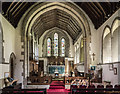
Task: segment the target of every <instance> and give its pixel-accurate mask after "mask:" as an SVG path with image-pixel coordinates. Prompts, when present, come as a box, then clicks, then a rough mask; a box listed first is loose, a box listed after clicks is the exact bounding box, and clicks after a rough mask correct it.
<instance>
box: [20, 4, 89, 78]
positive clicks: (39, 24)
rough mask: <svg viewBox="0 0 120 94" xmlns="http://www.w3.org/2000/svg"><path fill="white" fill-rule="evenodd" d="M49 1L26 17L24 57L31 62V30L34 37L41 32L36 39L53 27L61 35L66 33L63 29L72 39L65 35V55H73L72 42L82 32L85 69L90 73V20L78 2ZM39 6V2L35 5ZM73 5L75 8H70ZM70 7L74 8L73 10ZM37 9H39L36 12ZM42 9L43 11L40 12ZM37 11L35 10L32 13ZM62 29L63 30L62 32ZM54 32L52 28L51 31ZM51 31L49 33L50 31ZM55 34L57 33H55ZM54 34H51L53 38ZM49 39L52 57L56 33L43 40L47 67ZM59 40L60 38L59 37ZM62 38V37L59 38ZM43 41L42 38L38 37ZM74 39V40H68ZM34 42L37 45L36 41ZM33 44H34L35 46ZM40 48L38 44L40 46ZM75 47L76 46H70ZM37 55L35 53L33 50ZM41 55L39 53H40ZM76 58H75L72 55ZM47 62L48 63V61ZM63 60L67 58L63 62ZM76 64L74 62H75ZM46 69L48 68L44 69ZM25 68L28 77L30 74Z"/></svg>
mask: <svg viewBox="0 0 120 94" xmlns="http://www.w3.org/2000/svg"><path fill="white" fill-rule="evenodd" d="M44 4H46V3H42V4H40V5H41V6H42V7H40V5H39V6H34V8H33V9H34V10H33V9H30V10H31V11H29V12H28V14H27V15H26V16H25V20H24V23H23V24H24V25H23V30H22V31H23V32H22V33H23V34H22V37H23V38H24V40H23V41H24V44H25V48H24V51H25V56H24V60H25V61H24V62H25V63H27V64H29V55H28V53H27V50H29V47H28V44H29V41H28V40H29V38H28V37H29V35H30V33H31V32H34V34H35V36H36V35H38V38H37V40H39V39H40V38H41V36H42V35H44V34H45V33H46V31H49V30H51V29H52V28H59V29H61V31H58V30H57V31H56V33H57V32H58V33H57V34H58V35H60V34H63V31H64V32H65V33H67V34H68V35H69V37H70V38H71V40H69V39H68V38H66V36H63V37H64V39H65V56H64V57H68V58H71V57H70V54H69V53H70V50H69V49H70V47H71V46H70V44H71V45H74V44H75V43H76V41H77V39H78V38H79V37H80V36H81V33H82V35H83V37H84V53H85V57H84V67H85V68H84V69H85V70H84V71H85V72H86V73H87V71H88V63H89V61H90V60H89V53H88V51H85V50H89V42H90V41H89V40H90V27H89V24H88V20H87V18H86V17H85V15H84V13H83V12H82V11H81V9H80V8H78V7H77V6H76V5H75V4H73V3H66V4H64V3H60V2H56V3H55V2H54V3H47V4H46V5H44ZM36 5H37V4H36ZM71 5H72V7H71ZM70 9H71V10H70ZM35 10H36V11H35ZM41 10H42V11H41ZM33 11H34V12H33ZM62 30H63V31H62ZM51 32H52V31H51ZM51 32H48V34H49V33H51ZM54 33H55V32H54ZM51 36H52V37H51ZM61 37H62V36H61ZM47 38H51V56H54V50H53V48H54V47H53V45H52V43H53V42H54V41H53V34H51V35H50V36H48V37H45V39H43V40H44V41H41V42H42V47H41V48H40V49H41V52H39V53H42V54H41V57H40V58H43V57H44V64H45V65H46V66H47V64H48V63H47V59H46V56H47ZM58 39H59V37H58ZM59 40H60V39H59ZM39 41H40V40H39ZM69 41H71V42H69ZM33 45H34V44H33ZM33 47H34V46H33ZM38 47H39V45H38ZM60 48H61V42H60V41H59V42H58V49H60ZM71 48H73V47H71ZM79 50H80V48H78V51H77V55H76V56H77V58H76V62H77V60H78V62H77V63H79V59H80V56H79V52H80V51H79ZM73 53H74V52H72V55H71V56H74V55H73ZM33 54H34V53H33ZM58 56H60V57H61V50H58ZM37 57H39V56H37ZM72 58H73V57H72ZM45 62H46V63H45ZM63 62H64V61H63ZM25 63H24V70H27V69H29V68H27V67H26V68H27V69H26V68H25ZM74 63H75V62H74ZM44 71H46V69H45V70H44ZM26 74H27V73H26V71H25V78H26V77H27V75H28V74H27V75H26Z"/></svg>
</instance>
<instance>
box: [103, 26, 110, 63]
mask: <svg viewBox="0 0 120 94" xmlns="http://www.w3.org/2000/svg"><path fill="white" fill-rule="evenodd" d="M110 62H111V29H110V27H109V26H106V27H105V29H104V32H103V63H110Z"/></svg>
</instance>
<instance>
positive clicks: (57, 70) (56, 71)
mask: <svg viewBox="0 0 120 94" xmlns="http://www.w3.org/2000/svg"><path fill="white" fill-rule="evenodd" d="M48 72H49V74H50V75H52V76H54V77H59V76H64V74H65V66H64V65H49V66H48Z"/></svg>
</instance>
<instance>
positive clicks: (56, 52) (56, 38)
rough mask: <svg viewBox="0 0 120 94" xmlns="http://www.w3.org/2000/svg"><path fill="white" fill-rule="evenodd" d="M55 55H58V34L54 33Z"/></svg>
mask: <svg viewBox="0 0 120 94" xmlns="http://www.w3.org/2000/svg"><path fill="white" fill-rule="evenodd" d="M54 56H58V34H57V33H55V34H54Z"/></svg>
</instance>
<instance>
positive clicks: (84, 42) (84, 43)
mask: <svg viewBox="0 0 120 94" xmlns="http://www.w3.org/2000/svg"><path fill="white" fill-rule="evenodd" d="M83 47H84V73H87V70H88V67H87V43H86V37H84V38H83Z"/></svg>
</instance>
